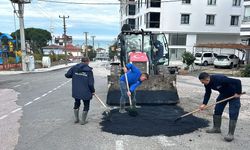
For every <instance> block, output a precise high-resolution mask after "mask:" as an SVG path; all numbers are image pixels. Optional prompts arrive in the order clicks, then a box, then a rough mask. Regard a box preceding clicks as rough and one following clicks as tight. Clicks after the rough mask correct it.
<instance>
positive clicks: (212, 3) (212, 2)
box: [207, 0, 216, 5]
mask: <svg viewBox="0 0 250 150" xmlns="http://www.w3.org/2000/svg"><path fill="white" fill-rule="evenodd" d="M207 4H208V5H216V0H208V1H207Z"/></svg>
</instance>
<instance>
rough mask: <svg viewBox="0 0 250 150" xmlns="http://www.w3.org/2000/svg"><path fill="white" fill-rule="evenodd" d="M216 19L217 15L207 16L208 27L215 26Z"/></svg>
mask: <svg viewBox="0 0 250 150" xmlns="http://www.w3.org/2000/svg"><path fill="white" fill-rule="evenodd" d="M214 18H215V15H207V18H206V24H207V25H214Z"/></svg>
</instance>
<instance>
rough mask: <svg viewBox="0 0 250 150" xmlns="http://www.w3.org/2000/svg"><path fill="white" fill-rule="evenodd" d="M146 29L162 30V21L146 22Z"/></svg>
mask: <svg viewBox="0 0 250 150" xmlns="http://www.w3.org/2000/svg"><path fill="white" fill-rule="evenodd" d="M146 28H160V21H148V22H146Z"/></svg>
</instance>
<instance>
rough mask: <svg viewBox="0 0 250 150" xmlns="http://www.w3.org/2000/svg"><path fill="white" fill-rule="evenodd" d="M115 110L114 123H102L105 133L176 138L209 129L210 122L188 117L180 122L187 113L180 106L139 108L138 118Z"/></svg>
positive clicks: (113, 113) (113, 112)
mask: <svg viewBox="0 0 250 150" xmlns="http://www.w3.org/2000/svg"><path fill="white" fill-rule="evenodd" d="M118 111H119V109H113V110H112V111H111V113H112V122H111V121H107V120H105V119H103V121H102V122H101V123H100V125H101V127H102V130H103V131H104V132H109V133H112V134H117V135H135V136H144V137H146V136H156V135H165V136H176V135H183V134H187V133H191V132H194V131H195V130H197V129H199V128H204V127H208V123H209V121H208V120H205V119H202V118H197V117H195V116H193V115H190V116H187V117H185V118H183V119H182V120H180V121H178V122H176V123H175V122H174V120H175V119H176V118H178V117H179V116H181V115H183V114H185V113H186V112H184V111H183V109H182V108H181V107H179V106H144V107H141V108H137V111H138V116H137V117H131V116H129V115H128V113H124V114H121V113H119V112H118Z"/></svg>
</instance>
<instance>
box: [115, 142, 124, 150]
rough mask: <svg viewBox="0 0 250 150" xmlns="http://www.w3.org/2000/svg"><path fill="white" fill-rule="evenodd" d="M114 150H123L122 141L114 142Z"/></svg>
mask: <svg viewBox="0 0 250 150" xmlns="http://www.w3.org/2000/svg"><path fill="white" fill-rule="evenodd" d="M115 149H116V150H124V145H123V141H122V140H116V141H115Z"/></svg>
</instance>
